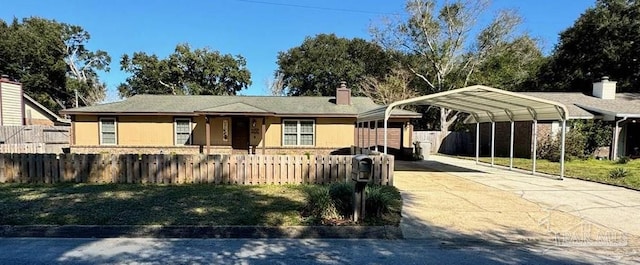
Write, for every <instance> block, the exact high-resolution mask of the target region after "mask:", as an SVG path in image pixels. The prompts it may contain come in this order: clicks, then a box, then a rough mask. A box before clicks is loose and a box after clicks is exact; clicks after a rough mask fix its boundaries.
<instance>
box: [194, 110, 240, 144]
mask: <svg viewBox="0 0 640 265" xmlns="http://www.w3.org/2000/svg"><path fill="white" fill-rule="evenodd" d="M225 120H226V121H227V134H228V137H227V140H226V141H225V140H224V138H223V127H224V121H225ZM193 122H194V123H193V125H194V128H193V142H192V143H193V144H194V145H206V144H207V142H206V139H207V138H206V132H207V128H206V123H205V118H204V117H195V118H193ZM209 124H210V130H211V135H210V136H209V138H210V139H211V146H231V134H232V132H231V118H228V117H209Z"/></svg>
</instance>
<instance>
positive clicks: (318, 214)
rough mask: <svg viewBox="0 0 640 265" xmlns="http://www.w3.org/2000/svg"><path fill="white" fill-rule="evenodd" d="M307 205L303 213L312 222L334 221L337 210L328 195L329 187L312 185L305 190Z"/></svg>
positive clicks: (336, 216)
mask: <svg viewBox="0 0 640 265" xmlns="http://www.w3.org/2000/svg"><path fill="white" fill-rule="evenodd" d="M305 191H306V193H307V205H306V208H305V212H306V213H307V214H308V215H309V216H310V217H311V218H313V219H314V220H316V221H319V220H327V219H336V218H338V217H339V214H338V210H337V209H336V206H335V204H334V202H333V199H332V198H331V195H330V193H329V187H327V186H319V185H313V186H309V187H307V188H306V189H305Z"/></svg>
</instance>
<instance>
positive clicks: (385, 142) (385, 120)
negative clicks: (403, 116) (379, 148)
mask: <svg viewBox="0 0 640 265" xmlns="http://www.w3.org/2000/svg"><path fill="white" fill-rule="evenodd" d="M388 122H389V118H388V117H387V115H386V114H385V115H384V149H383V150H384V154H385V155H386V154H387V123H388Z"/></svg>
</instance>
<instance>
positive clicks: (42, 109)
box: [22, 93, 71, 124]
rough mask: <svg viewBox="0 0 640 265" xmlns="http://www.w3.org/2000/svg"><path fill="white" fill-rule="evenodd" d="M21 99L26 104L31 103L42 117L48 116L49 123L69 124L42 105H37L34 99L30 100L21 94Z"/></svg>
mask: <svg viewBox="0 0 640 265" xmlns="http://www.w3.org/2000/svg"><path fill="white" fill-rule="evenodd" d="M22 97H23V98H24V99H25V101H26V102H28V103H31V104H32V105H33V106H34V107H35V108H36V109H38V110H40V112H41V113H43V114H44V115H47V116H49V119H51V121H53V122H59V123H65V124H69V123H71V121H70V120H68V119H64V118H62V117H60V116H58V115H57V114H55V113H54V112H53V111H51V110H50V109H48V108H47V107H45V106H43V105H42V104H40V103H38V101H36V100H35V99H33V98H31V97H30V96H28V95H27V94H25V93H22Z"/></svg>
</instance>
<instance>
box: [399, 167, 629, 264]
mask: <svg viewBox="0 0 640 265" xmlns="http://www.w3.org/2000/svg"><path fill="white" fill-rule="evenodd" d="M394 184H395V186H397V187H398V189H400V191H401V193H402V197H403V200H404V206H403V213H402V215H403V219H402V224H401V226H402V230H403V233H404V236H405V237H406V238H415V239H440V240H444V241H447V240H449V241H454V242H470V244H477V243H482V244H498V245H505V246H513V245H520V246H522V245H527V246H535V247H538V248H541V249H551V248H553V249H558V248H568V247H571V248H576V247H577V248H582V249H585V248H586V249H588V251H590V252H592V253H593V251H596V252H597V253H601V254H603V255H610V256H612V257H614V258H615V257H617V258H621V259H626V260H627V261H629V260H631V261H633V262H635V261H638V262H640V240H639V238H640V192H638V191H633V190H629V189H625V188H619V187H615V186H609V185H604V184H598V183H593V182H587V181H581V180H576V179H568V178H565V180H563V181H560V180H556V179H553V178H547V177H542V176H532V175H530V174H525V173H518V172H514V171H509V170H504V169H501V168H492V167H488V166H483V165H480V166H478V165H476V164H475V161H469V160H461V159H455V158H450V157H444V156H432V157H430V160H428V161H419V162H404V161H397V162H396V171H395V179H394ZM474 242H475V243H474Z"/></svg>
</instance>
